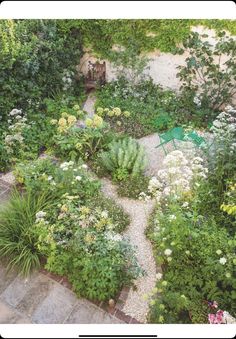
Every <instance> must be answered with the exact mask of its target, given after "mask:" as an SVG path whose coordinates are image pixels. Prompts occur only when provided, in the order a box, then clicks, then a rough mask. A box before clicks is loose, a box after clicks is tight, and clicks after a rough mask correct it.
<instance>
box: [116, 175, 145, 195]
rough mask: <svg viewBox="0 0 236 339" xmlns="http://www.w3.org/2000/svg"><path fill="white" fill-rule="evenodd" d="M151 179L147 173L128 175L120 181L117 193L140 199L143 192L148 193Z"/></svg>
mask: <svg viewBox="0 0 236 339" xmlns="http://www.w3.org/2000/svg"><path fill="white" fill-rule="evenodd" d="M149 180H150V178H149V177H147V176H145V175H138V176H135V177H132V178H131V177H130V176H126V177H125V178H124V179H123V180H121V181H119V186H118V187H117V193H118V194H119V195H120V196H121V197H128V198H131V199H138V198H139V195H140V193H141V192H144V193H147V188H148V183H149Z"/></svg>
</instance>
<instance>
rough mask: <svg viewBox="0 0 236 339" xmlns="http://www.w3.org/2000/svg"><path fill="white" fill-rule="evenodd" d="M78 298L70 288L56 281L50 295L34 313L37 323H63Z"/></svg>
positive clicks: (33, 317)
mask: <svg viewBox="0 0 236 339" xmlns="http://www.w3.org/2000/svg"><path fill="white" fill-rule="evenodd" d="M77 302H78V299H77V297H76V296H75V294H74V293H72V292H71V291H70V290H68V289H66V288H63V287H62V286H60V285H58V284H56V283H55V285H54V286H53V289H52V290H51V291H50V293H49V294H48V296H47V297H46V298H45V299H44V300H43V301H42V303H41V304H40V305H39V306H38V307H37V309H36V310H35V312H34V313H33V314H32V320H33V322H34V323H36V324H62V323H63V322H64V321H65V319H66V318H67V316H68V315H69V314H70V312H71V311H72V310H73V308H74V306H75V305H76V304H77Z"/></svg>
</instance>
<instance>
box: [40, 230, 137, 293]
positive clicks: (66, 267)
mask: <svg viewBox="0 0 236 339" xmlns="http://www.w3.org/2000/svg"><path fill="white" fill-rule="evenodd" d="M68 246H69V247H68V251H65V250H62V251H56V252H55V253H54V255H53V256H52V257H49V259H48V263H47V265H46V267H47V268H48V269H49V270H51V271H53V272H56V273H59V274H66V275H67V276H68V278H69V281H70V282H71V283H72V285H73V288H74V290H75V291H76V293H77V294H78V295H79V296H82V297H86V298H89V299H92V300H109V299H110V298H115V297H116V295H117V293H118V292H119V291H120V289H121V288H122V286H123V285H129V284H131V283H132V282H133V280H134V279H135V278H137V277H138V276H139V275H140V273H141V271H140V269H139V267H138V266H137V264H136V261H135V260H134V253H133V251H132V249H131V247H130V245H129V244H127V243H126V242H124V241H122V240H121V237H119V236H117V235H116V234H114V235H112V234H110V233H105V234H102V233H100V234H99V233H97V232H94V231H93V229H91V228H88V229H84V230H80V231H79V230H78V231H77V233H76V235H75V238H74V239H73V240H71V243H70V244H69V245H68Z"/></svg>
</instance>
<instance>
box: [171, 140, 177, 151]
mask: <svg viewBox="0 0 236 339" xmlns="http://www.w3.org/2000/svg"><path fill="white" fill-rule="evenodd" d="M172 142H173V145H174V148H175V149H177V146H176V143H175V140H174V139H172Z"/></svg>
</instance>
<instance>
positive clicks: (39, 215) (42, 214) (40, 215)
mask: <svg viewBox="0 0 236 339" xmlns="http://www.w3.org/2000/svg"><path fill="white" fill-rule="evenodd" d="M46 214H47V213H46V212H44V211H39V212H38V213H36V215H35V217H36V221H35V222H36V223H39V222H45V220H44V218H45V216H46Z"/></svg>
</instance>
